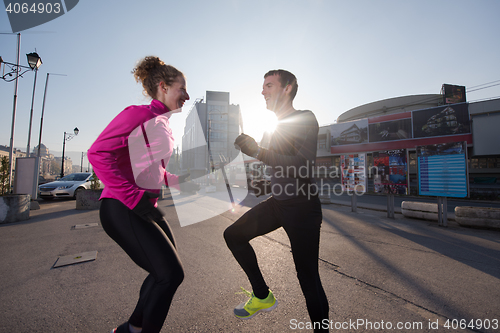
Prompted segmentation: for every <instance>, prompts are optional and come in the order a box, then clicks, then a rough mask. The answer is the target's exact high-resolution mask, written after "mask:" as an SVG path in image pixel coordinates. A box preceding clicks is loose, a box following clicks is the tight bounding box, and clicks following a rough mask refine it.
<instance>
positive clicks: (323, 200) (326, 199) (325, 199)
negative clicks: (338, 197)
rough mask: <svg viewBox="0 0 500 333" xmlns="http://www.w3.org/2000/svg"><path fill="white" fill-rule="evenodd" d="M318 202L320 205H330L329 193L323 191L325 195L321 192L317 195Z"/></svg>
mask: <svg viewBox="0 0 500 333" xmlns="http://www.w3.org/2000/svg"><path fill="white" fill-rule="evenodd" d="M319 201H320V202H321V203H322V204H327V205H328V204H331V203H332V199H331V198H330V192H327V191H325V193H323V191H321V192H320V193H319Z"/></svg>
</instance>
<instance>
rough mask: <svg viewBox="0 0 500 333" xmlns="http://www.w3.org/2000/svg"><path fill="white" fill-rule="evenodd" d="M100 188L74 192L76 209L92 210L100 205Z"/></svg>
mask: <svg viewBox="0 0 500 333" xmlns="http://www.w3.org/2000/svg"><path fill="white" fill-rule="evenodd" d="M101 193H102V189H101V190H83V191H78V192H77V193H76V209H78V210H92V209H99V208H100V207H101V201H100V200H99V197H100V196H101Z"/></svg>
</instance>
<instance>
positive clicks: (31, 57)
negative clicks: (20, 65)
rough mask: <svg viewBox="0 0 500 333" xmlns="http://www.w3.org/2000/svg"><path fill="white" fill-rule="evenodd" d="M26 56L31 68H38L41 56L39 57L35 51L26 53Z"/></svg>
mask: <svg viewBox="0 0 500 333" xmlns="http://www.w3.org/2000/svg"><path fill="white" fill-rule="evenodd" d="M26 57H27V58H28V64H29V65H30V68H31V69H38V67H40V65H41V64H42V58H40V56H39V55H38V53H36V52H31V53H28V54H27V55H26Z"/></svg>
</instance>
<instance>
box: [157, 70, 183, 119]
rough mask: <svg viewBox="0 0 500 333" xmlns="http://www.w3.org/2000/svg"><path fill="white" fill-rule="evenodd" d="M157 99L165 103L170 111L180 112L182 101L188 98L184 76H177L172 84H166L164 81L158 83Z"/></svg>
mask: <svg viewBox="0 0 500 333" xmlns="http://www.w3.org/2000/svg"><path fill="white" fill-rule="evenodd" d="M158 92H159V95H158V100H159V101H160V102H162V103H163V104H165V106H166V107H167V108H168V109H169V110H170V111H171V112H181V111H182V106H183V105H184V102H185V101H187V100H189V94H188V93H187V88H186V79H185V78H184V76H182V75H181V76H178V77H177V79H176V80H175V81H174V82H173V83H172V85H170V86H167V85H166V84H165V83H164V82H161V83H160V85H159V91H158Z"/></svg>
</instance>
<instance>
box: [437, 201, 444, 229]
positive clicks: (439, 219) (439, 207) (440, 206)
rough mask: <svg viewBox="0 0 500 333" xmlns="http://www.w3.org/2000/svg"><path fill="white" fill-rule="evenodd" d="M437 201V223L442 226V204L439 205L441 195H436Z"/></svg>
mask: <svg viewBox="0 0 500 333" xmlns="http://www.w3.org/2000/svg"><path fill="white" fill-rule="evenodd" d="M437 202H438V225H439V226H442V225H443V206H442V205H441V203H442V201H441V197H437Z"/></svg>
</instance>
